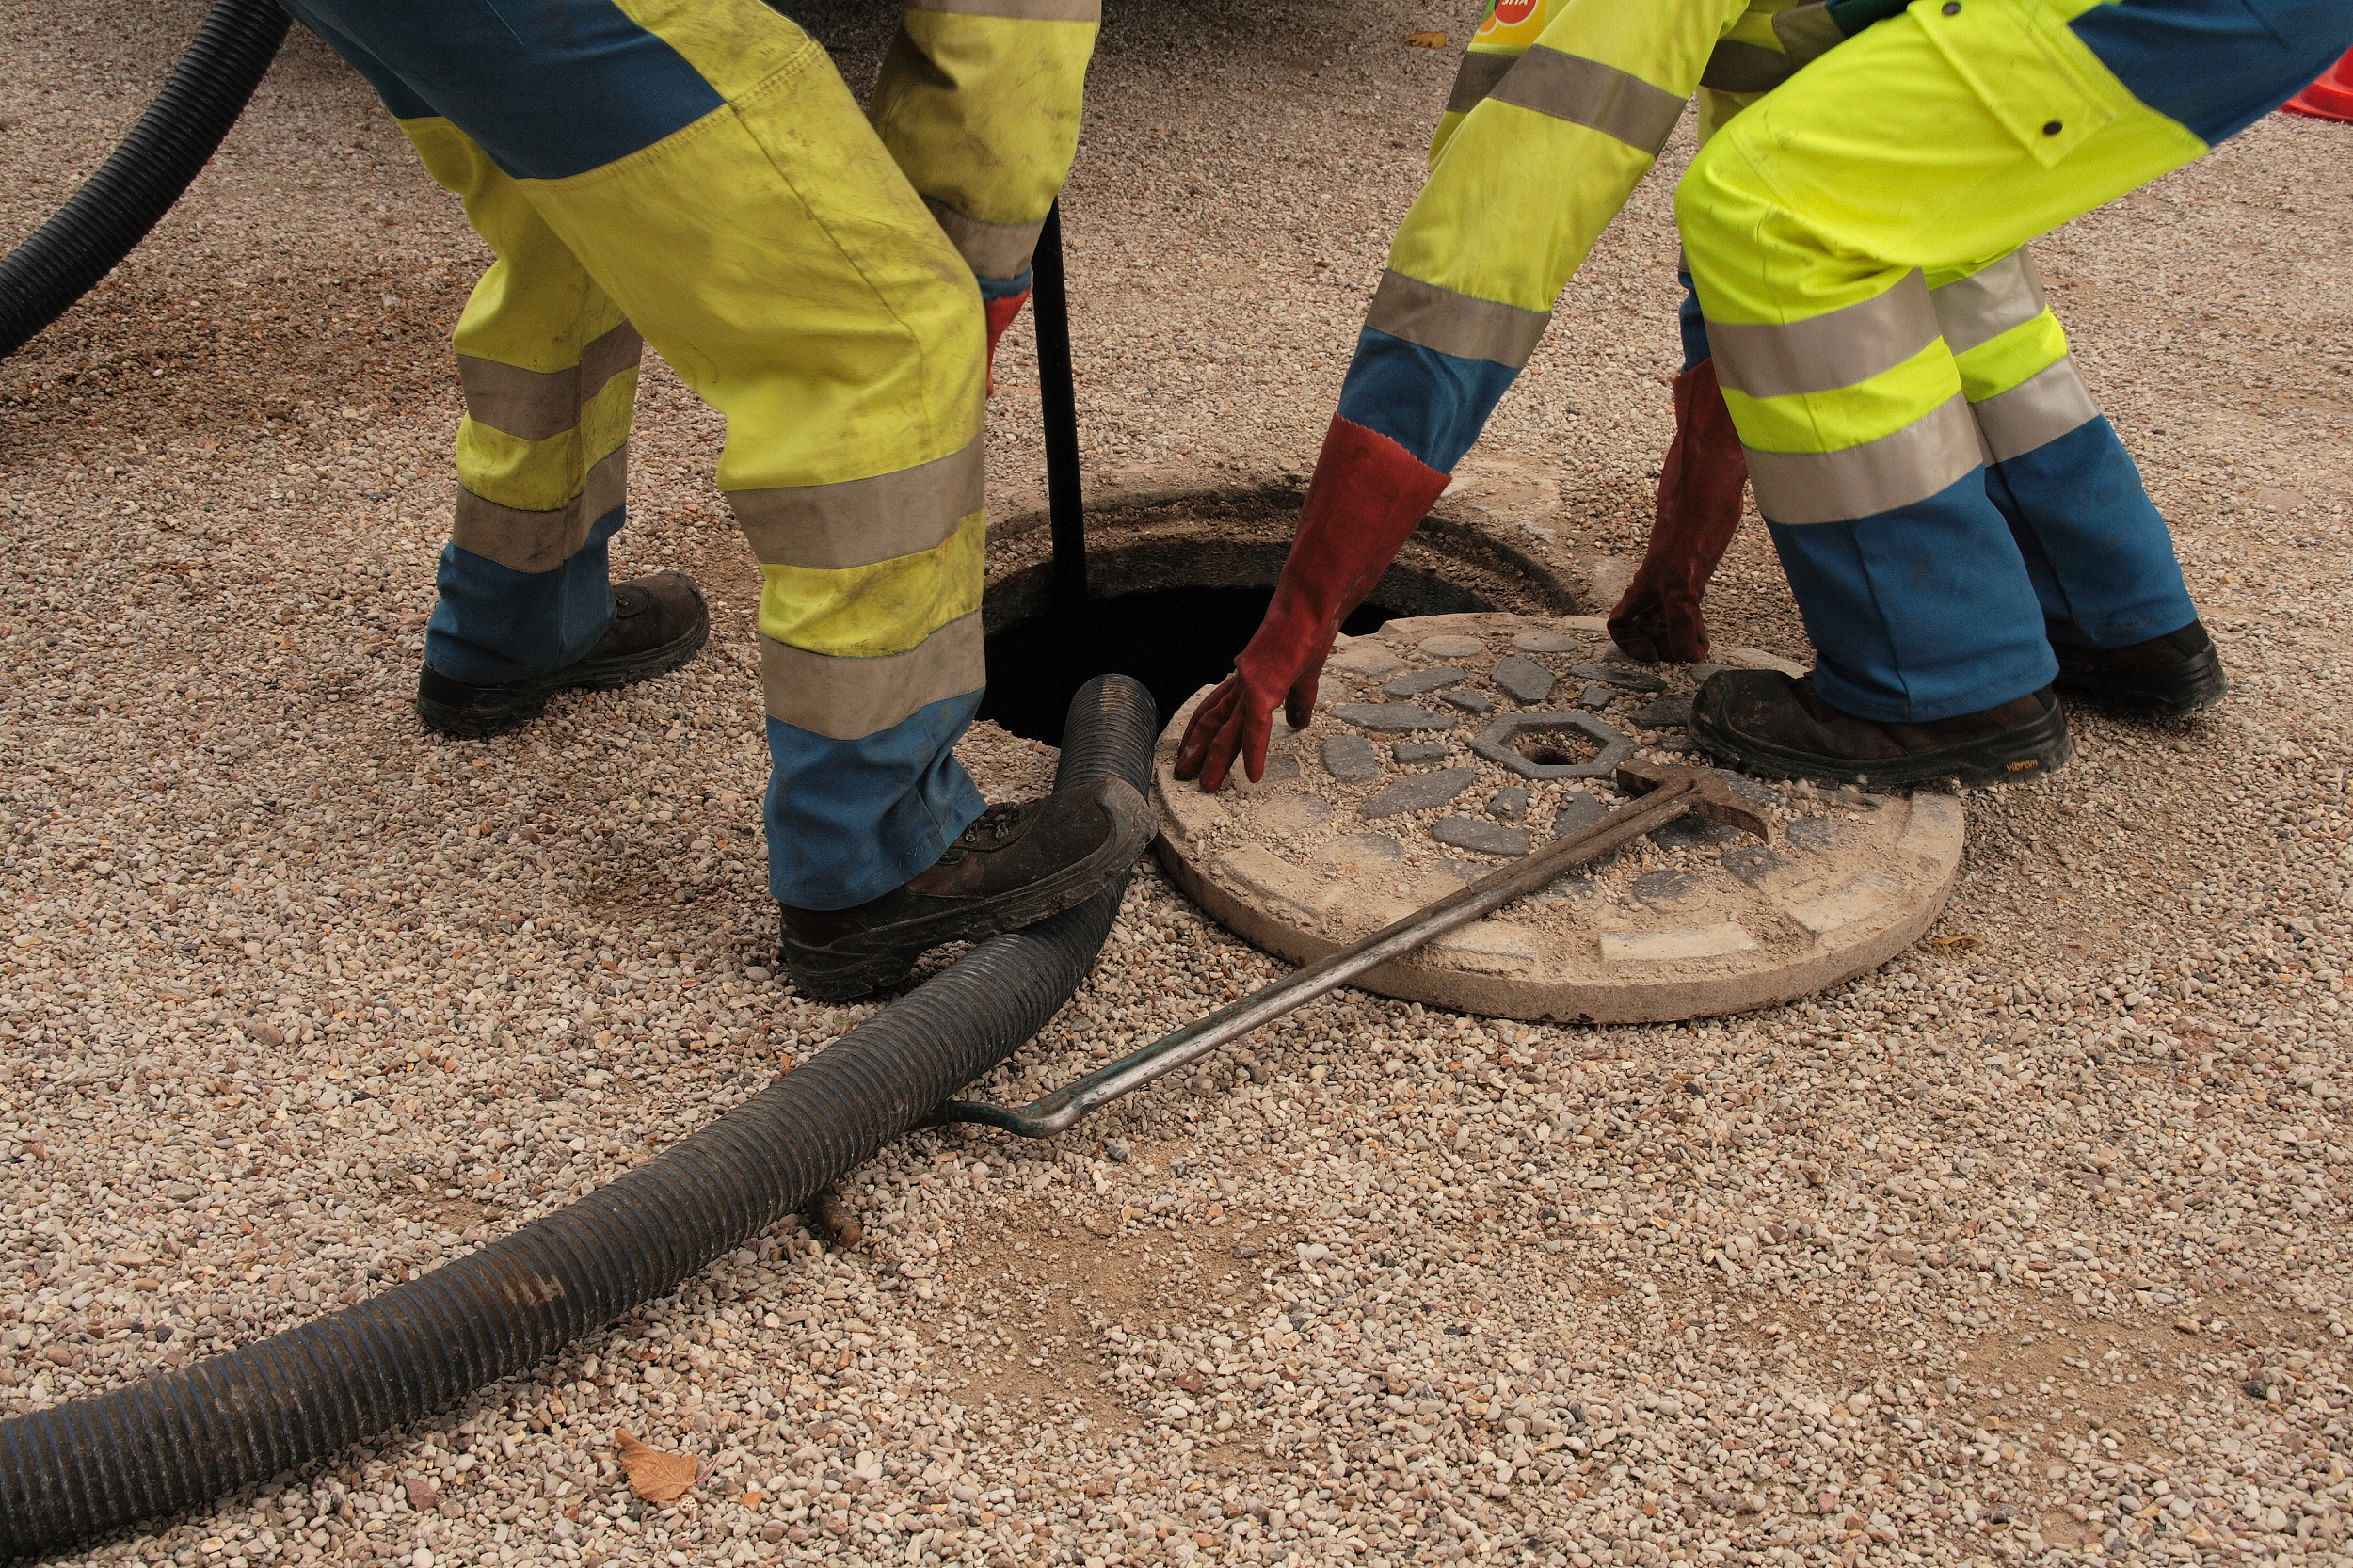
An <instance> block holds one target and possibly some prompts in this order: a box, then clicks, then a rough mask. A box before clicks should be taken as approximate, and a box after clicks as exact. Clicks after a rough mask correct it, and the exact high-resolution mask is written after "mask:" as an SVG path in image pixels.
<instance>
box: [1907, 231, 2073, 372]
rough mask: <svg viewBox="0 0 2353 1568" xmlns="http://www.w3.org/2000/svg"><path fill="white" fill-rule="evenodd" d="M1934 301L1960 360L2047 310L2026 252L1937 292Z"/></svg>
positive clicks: (1940, 322)
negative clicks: (1962, 355) (1980, 346)
mask: <svg viewBox="0 0 2353 1568" xmlns="http://www.w3.org/2000/svg"><path fill="white" fill-rule="evenodd" d="M1929 302H1930V303H1931V304H1933V305H1934V306H1935V307H1936V323H1937V326H1938V327H1940V328H1943V329H1944V333H1945V347H1947V348H1950V349H1951V350H1952V351H1953V352H1954V353H1956V354H1966V353H1967V352H1969V350H1971V349H1973V348H1975V347H1977V344H1981V343H1991V342H1992V341H1993V339H1995V338H1998V337H2000V336H2001V335H2002V334H2003V333H2005V332H2007V331H2009V329H2010V328H2013V327H2023V326H2025V324H2026V323H2027V322H2029V321H2032V320H2033V319H2034V318H2035V317H2037V316H2039V315H2041V313H2042V312H2043V310H2044V308H2045V304H2046V301H2045V298H2044V296H2043V293H2042V275H2041V273H2039V272H2037V271H2036V270H2035V265H2034V258H2033V257H2032V256H2029V255H2027V254H2026V252H2025V251H2024V250H2013V251H2011V252H2010V253H2009V255H2007V256H2005V257H2003V258H2002V259H2001V260H2000V261H1998V262H1995V263H1994V264H1993V265H1991V266H1984V267H1979V268H1978V269H1977V271H1975V272H1973V273H1971V274H1970V275H1969V276H1968V277H1966V278H1957V279H1955V280H1953V281H1951V282H1949V283H1946V284H1945V285H1944V286H1943V287H1941V288H1938V289H1935V290H1932V291H1931V292H1930V293H1929Z"/></svg>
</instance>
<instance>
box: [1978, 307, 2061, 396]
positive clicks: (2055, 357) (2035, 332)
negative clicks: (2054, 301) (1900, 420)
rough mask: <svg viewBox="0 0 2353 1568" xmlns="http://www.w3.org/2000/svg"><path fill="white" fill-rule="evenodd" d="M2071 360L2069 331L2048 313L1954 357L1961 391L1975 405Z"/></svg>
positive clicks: (2055, 317) (2043, 313)
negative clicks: (2068, 353) (2068, 343)
mask: <svg viewBox="0 0 2353 1568" xmlns="http://www.w3.org/2000/svg"><path fill="white" fill-rule="evenodd" d="M2066 358H2067V329H2066V328H2063V327H2061V326H2060V325H2059V320H2058V317H2057V316H2055V315H2053V314H2052V313H2051V312H2048V311H2045V312H2042V313H2041V315H2039V316H2037V317H2035V318H2034V319H2033V320H2032V321H2028V322H2023V323H2021V324H2020V325H2018V326H2016V327H2013V328H2010V329H2009V331H2007V332H2004V333H2003V334H2002V335H2001V336H1999V337H1997V338H1993V339H1991V340H1989V341H1987V342H1985V343H1981V344H1977V347H1975V348H1972V349H1968V350H1966V351H1964V352H1962V353H1961V354H1957V355H1955V356H1954V359H1955V360H1957V361H1958V362H1959V363H1960V366H1961V390H1962V391H1963V392H1967V393H1968V394H1969V401H1970V402H1972V403H1982V402H1984V401H1985V400H1986V399H1987V398H1989V397H1998V396H2000V395H2001V394H2002V393H2003V392H2008V391H2009V390H2010V388H2012V387H2014V386H2017V385H2018V384H2019V383H2020V382H2022V381H2025V380H2027V379H2028V378H2030V377H2032V376H2040V375H2041V373H2042V372H2044V371H2046V370H2048V369H2050V368H2051V367H2052V366H2053V365H2055V364H2057V363H2058V362H2059V361H2060V360H2064V359H2066Z"/></svg>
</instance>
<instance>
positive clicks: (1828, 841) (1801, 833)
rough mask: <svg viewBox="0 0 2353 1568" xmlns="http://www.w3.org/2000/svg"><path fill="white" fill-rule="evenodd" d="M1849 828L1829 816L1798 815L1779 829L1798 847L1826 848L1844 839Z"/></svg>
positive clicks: (1783, 835)
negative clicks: (1795, 819)
mask: <svg viewBox="0 0 2353 1568" xmlns="http://www.w3.org/2000/svg"><path fill="white" fill-rule="evenodd" d="M1850 831H1851V829H1849V827H1848V826H1847V824H1845V823H1842V822H1838V821H1835V820H1833V819H1832V818H1830V817H1800V818H1799V819H1798V820H1797V821H1796V822H1793V823H1791V824H1789V825H1788V826H1787V827H1785V828H1783V829H1782V830H1781V832H1782V837H1783V838H1785V839H1787V840H1789V841H1790V842H1791V843H1793V844H1795V845H1797V846H1798V847H1799V848H1800V849H1811V850H1826V849H1830V848H1832V847H1833V846H1834V845H1836V844H1838V843H1839V842H1840V841H1841V840H1845V839H1846V838H1847V837H1848V835H1849V832H1850Z"/></svg>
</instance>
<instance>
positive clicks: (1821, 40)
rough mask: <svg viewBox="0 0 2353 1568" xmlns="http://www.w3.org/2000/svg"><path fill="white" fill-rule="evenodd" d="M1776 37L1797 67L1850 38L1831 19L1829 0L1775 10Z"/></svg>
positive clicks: (1819, 56) (1774, 33) (1827, 52)
mask: <svg viewBox="0 0 2353 1568" xmlns="http://www.w3.org/2000/svg"><path fill="white" fill-rule="evenodd" d="M1773 37H1775V38H1777V39H1779V40H1781V46H1782V47H1783V48H1784V49H1785V50H1787V51H1788V52H1789V63H1790V65H1791V66H1792V67H1793V68H1794V67H1797V66H1801V65H1805V64H1808V63H1810V62H1811V61H1814V60H1818V59H1820V58H1821V57H1822V56H1825V55H1827V54H1829V53H1830V52H1831V51H1832V50H1833V49H1835V48H1837V47H1838V46H1839V45H1840V44H1842V43H1844V42H1846V41H1847V34H1846V31H1845V29H1843V28H1841V27H1840V26H1839V25H1838V24H1837V23H1835V22H1833V21H1832V20H1831V14H1830V5H1829V0H1815V3H1814V4H1813V5H1810V6H1792V7H1790V8H1788V9H1787V10H1785V11H1776V12H1774V13H1773Z"/></svg>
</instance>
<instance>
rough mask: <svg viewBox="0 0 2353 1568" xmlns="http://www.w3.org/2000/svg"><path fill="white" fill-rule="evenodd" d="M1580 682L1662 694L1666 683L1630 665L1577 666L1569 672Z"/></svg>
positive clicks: (1629, 690)
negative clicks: (1587, 681)
mask: <svg viewBox="0 0 2353 1568" xmlns="http://www.w3.org/2000/svg"><path fill="white" fill-rule="evenodd" d="M1569 673H1570V674H1572V675H1574V676H1576V677H1577V679H1578V680H1598V681H1600V682H1602V683H1603V684H1604V685H1608V686H1616V687H1618V688H1619V689H1620V690H1622V691H1628V692H1663V691H1665V690H1666V689H1667V683H1666V682H1665V681H1664V680H1659V679H1658V677H1657V676H1655V675H1653V674H1651V672H1650V671H1648V670H1638V669H1636V668H1635V667H1634V666H1633V665H1631V664H1579V665H1577V667H1576V668H1575V669H1573V670H1571V671H1570V672H1569Z"/></svg>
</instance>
